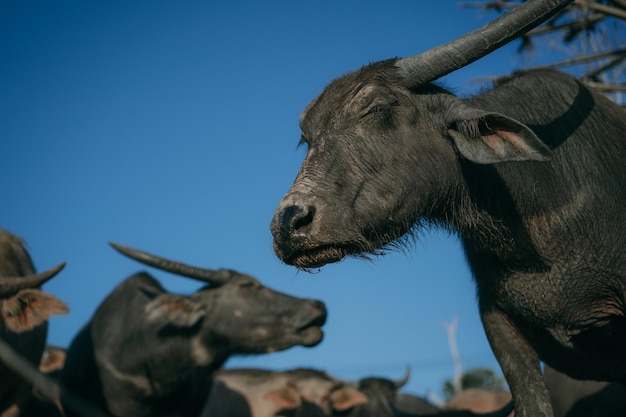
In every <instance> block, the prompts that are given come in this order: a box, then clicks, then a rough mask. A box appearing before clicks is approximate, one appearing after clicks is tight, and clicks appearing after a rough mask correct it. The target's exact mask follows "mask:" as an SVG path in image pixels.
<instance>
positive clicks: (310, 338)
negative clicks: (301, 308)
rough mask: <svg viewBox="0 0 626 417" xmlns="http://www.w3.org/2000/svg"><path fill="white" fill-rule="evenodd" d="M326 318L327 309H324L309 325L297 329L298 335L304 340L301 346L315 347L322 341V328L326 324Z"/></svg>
mask: <svg viewBox="0 0 626 417" xmlns="http://www.w3.org/2000/svg"><path fill="white" fill-rule="evenodd" d="M326 317H327V314H326V309H323V310H322V311H321V312H320V313H319V314H318V315H317V316H315V317H314V318H313V319H312V320H311V321H309V322H308V323H307V324H305V325H303V326H300V327H298V328H296V334H297V335H298V337H299V338H301V339H302V341H301V344H302V345H303V346H307V347H311V346H315V345H317V344H318V343H320V342H321V341H322V339H323V338H324V332H323V331H322V326H323V325H324V324H325V323H326Z"/></svg>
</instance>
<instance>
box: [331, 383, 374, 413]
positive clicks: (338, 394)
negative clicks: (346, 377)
mask: <svg viewBox="0 0 626 417" xmlns="http://www.w3.org/2000/svg"><path fill="white" fill-rule="evenodd" d="M367 401H368V400H367V397H366V396H365V394H363V393H362V392H361V391H359V390H356V389H354V388H350V387H342V388H339V389H337V390H334V391H333V392H332V393H331V394H330V403H331V404H332V407H333V410H335V411H346V410H349V409H351V408H352V407H355V406H357V405H359V404H366V403H367Z"/></svg>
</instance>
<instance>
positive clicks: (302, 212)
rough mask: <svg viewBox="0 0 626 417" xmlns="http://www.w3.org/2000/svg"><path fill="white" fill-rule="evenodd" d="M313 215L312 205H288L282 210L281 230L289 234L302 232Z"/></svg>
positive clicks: (313, 208) (310, 221)
mask: <svg viewBox="0 0 626 417" xmlns="http://www.w3.org/2000/svg"><path fill="white" fill-rule="evenodd" d="M314 216H315V207H314V206H305V207H302V206H295V205H293V206H289V207H287V208H285V210H283V214H282V222H281V231H282V232H283V233H284V234H289V235H293V234H296V233H298V232H299V233H302V232H303V230H304V229H305V228H306V227H307V226H309V225H310V224H311V223H312V222H313V217H314Z"/></svg>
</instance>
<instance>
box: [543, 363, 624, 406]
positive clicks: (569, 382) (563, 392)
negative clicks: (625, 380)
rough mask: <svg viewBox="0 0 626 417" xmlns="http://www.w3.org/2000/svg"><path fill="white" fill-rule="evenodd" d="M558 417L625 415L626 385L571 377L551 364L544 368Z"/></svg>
mask: <svg viewBox="0 0 626 417" xmlns="http://www.w3.org/2000/svg"><path fill="white" fill-rule="evenodd" d="M543 374H544V378H545V379H546V385H547V387H548V391H550V398H551V399H552V408H553V409H554V416H555V417H623V416H624V415H625V414H626V386H624V385H621V384H616V383H607V382H599V381H580V380H577V379H572V378H570V377H568V376H567V375H565V374H563V373H562V372H558V371H556V370H555V369H552V368H551V367H549V366H546V367H545V368H544V371H543Z"/></svg>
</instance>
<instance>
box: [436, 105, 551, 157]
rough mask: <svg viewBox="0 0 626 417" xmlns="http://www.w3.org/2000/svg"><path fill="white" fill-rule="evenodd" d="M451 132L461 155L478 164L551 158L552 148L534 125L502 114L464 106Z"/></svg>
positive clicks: (456, 117)
mask: <svg viewBox="0 0 626 417" xmlns="http://www.w3.org/2000/svg"><path fill="white" fill-rule="evenodd" d="M455 113H456V114H454V113H453V121H452V123H450V125H449V129H448V133H449V134H450V136H451V137H452V139H453V140H454V144H455V145H456V148H457V149H458V150H459V152H460V153H461V155H463V156H464V157H465V158H467V159H469V160H470V161H472V162H476V163H478V164H494V163H498V162H507V161H548V160H550V159H551V158H552V151H551V150H550V148H548V147H547V146H546V145H545V144H544V143H543V142H542V141H541V140H539V138H538V137H537V135H535V133H534V132H533V131H532V130H530V128H529V127H528V126H526V125H524V124H523V123H520V122H518V121H517V120H514V119H511V118H510V117H507V116H504V115H502V114H499V113H487V112H483V111H482V110H478V109H472V108H460V109H457V111H456V112H455Z"/></svg>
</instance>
